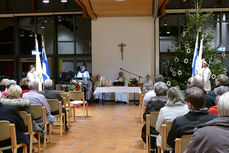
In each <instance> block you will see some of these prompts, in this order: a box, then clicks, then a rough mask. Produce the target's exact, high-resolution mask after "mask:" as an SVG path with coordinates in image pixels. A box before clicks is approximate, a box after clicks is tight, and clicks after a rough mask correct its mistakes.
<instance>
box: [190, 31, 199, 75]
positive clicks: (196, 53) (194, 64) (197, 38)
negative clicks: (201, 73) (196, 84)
mask: <svg viewBox="0 0 229 153" xmlns="http://www.w3.org/2000/svg"><path fill="white" fill-rule="evenodd" d="M198 44H199V32H198V33H197V35H196V45H195V50H194V55H193V60H192V76H195V75H196V72H195V70H196V60H197V57H198Z"/></svg>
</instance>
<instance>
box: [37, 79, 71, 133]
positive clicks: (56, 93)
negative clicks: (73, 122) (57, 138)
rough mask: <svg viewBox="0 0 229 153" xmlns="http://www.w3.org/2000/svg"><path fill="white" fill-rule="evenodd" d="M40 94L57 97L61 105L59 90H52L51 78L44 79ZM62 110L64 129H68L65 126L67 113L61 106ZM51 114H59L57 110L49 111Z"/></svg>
mask: <svg viewBox="0 0 229 153" xmlns="http://www.w3.org/2000/svg"><path fill="white" fill-rule="evenodd" d="M40 94H42V95H44V96H45V98H46V99H58V100H59V101H61V102H62V105H63V98H62V97H61V95H60V93H59V91H57V90H53V81H52V80H51V79H47V80H45V83H44V90H42V91H41V92H40ZM62 112H63V113H64V114H65V131H68V130H69V128H68V126H67V113H66V109H65V108H64V107H62ZM51 114H52V115H57V114H59V111H56V112H51Z"/></svg>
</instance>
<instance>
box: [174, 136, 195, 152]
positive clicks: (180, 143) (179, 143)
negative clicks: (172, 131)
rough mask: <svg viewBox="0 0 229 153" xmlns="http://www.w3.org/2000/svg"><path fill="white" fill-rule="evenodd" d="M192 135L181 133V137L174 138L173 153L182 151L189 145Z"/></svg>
mask: <svg viewBox="0 0 229 153" xmlns="http://www.w3.org/2000/svg"><path fill="white" fill-rule="evenodd" d="M191 138H192V135H183V136H182V137H181V138H176V144H175V153H183V152H184V151H185V150H186V148H187V147H188V145H189V142H190V140H191Z"/></svg>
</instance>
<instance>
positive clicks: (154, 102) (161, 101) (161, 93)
mask: <svg viewBox="0 0 229 153" xmlns="http://www.w3.org/2000/svg"><path fill="white" fill-rule="evenodd" d="M167 90H168V87H167V85H166V84H165V83H164V82H157V83H156V84H155V85H154V91H155V93H156V96H155V97H153V98H152V99H151V100H150V101H149V102H148V104H147V108H146V111H145V113H144V115H143V118H144V120H145V118H146V114H150V113H151V112H158V111H160V109H161V108H162V107H164V106H165V104H166V101H167V97H166V95H167ZM150 133H151V134H155V135H158V134H159V133H158V132H157V131H156V129H155V127H150ZM141 137H142V140H143V141H144V142H146V125H144V126H143V128H142V136H141ZM150 141H151V142H152V143H151V148H156V139H155V138H151V140H150Z"/></svg>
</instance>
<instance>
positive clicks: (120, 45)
mask: <svg viewBox="0 0 229 153" xmlns="http://www.w3.org/2000/svg"><path fill="white" fill-rule="evenodd" d="M118 46H119V47H121V48H120V49H121V53H122V60H123V52H124V50H123V48H124V47H125V46H126V44H124V43H121V44H119V45H118Z"/></svg>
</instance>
